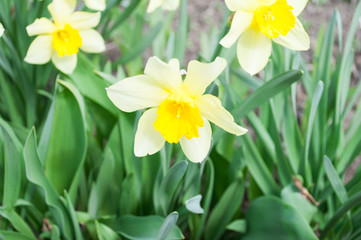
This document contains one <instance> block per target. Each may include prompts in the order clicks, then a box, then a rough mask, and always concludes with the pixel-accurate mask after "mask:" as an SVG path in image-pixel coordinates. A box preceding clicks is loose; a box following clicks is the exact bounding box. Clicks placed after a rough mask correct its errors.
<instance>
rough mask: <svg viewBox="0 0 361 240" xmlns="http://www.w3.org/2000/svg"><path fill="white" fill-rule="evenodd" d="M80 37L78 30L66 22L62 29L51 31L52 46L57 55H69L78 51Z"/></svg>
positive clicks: (80, 41) (80, 42)
mask: <svg viewBox="0 0 361 240" xmlns="http://www.w3.org/2000/svg"><path fill="white" fill-rule="evenodd" d="M81 45H82V39H81V37H80V34H79V31H78V30H77V29H74V28H72V27H71V26H70V25H69V24H66V25H65V26H64V28H63V29H60V30H57V31H55V32H54V33H53V48H54V49H55V50H56V51H57V52H58V56H59V57H64V56H70V55H73V54H75V53H78V52H79V48H80V47H81Z"/></svg>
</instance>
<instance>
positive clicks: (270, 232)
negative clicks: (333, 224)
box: [243, 196, 317, 240]
mask: <svg viewBox="0 0 361 240" xmlns="http://www.w3.org/2000/svg"><path fill="white" fill-rule="evenodd" d="M246 220H247V226H248V230H247V233H246V235H245V237H244V238H243V239H245V240H264V239H267V240H289V239H307V240H316V239H317V237H316V235H315V234H314V232H313V231H312V228H311V227H310V226H309V225H308V223H307V221H306V220H305V219H304V218H303V217H302V216H301V215H300V214H299V213H298V212H297V211H296V209H294V208H293V207H292V206H290V205H288V204H286V203H284V202H283V201H282V200H280V199H278V198H276V197H274V196H264V197H260V198H258V199H256V200H255V201H253V202H252V203H251V205H250V206H249V208H248V210H247V213H246Z"/></svg>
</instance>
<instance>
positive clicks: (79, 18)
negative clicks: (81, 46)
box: [68, 11, 101, 30]
mask: <svg viewBox="0 0 361 240" xmlns="http://www.w3.org/2000/svg"><path fill="white" fill-rule="evenodd" d="M100 17H101V14H100V12H96V13H89V12H80V11H79V12H74V13H73V14H71V16H70V18H69V21H68V23H69V24H70V25H71V26H72V27H73V28H75V29H78V30H83V29H89V28H94V27H96V26H97V25H98V24H99V21H100Z"/></svg>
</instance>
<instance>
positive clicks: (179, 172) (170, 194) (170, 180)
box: [159, 161, 188, 214]
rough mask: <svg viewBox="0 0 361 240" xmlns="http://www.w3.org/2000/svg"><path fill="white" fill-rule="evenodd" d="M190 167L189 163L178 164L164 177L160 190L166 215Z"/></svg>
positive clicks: (161, 201) (160, 199)
mask: <svg viewBox="0 0 361 240" xmlns="http://www.w3.org/2000/svg"><path fill="white" fill-rule="evenodd" d="M187 167H188V163H187V161H181V162H178V163H176V164H175V165H174V166H173V167H172V168H171V169H170V170H169V172H168V173H167V174H166V176H165V177H164V179H163V181H162V183H161V185H160V189H159V201H160V204H161V208H162V210H163V213H164V214H166V212H167V210H168V207H169V204H170V203H171V200H172V199H173V198H174V193H175V191H176V189H177V187H178V185H179V184H180V181H181V180H182V178H183V176H184V174H185V172H186V170H187Z"/></svg>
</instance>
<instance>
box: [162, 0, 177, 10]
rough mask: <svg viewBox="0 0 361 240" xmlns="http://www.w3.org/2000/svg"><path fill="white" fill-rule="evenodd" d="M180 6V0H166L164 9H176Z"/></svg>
mask: <svg viewBox="0 0 361 240" xmlns="http://www.w3.org/2000/svg"><path fill="white" fill-rule="evenodd" d="M178 6H179V0H165V1H164V2H163V9H164V10H167V11H174V10H176V9H177V8H178Z"/></svg>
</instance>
